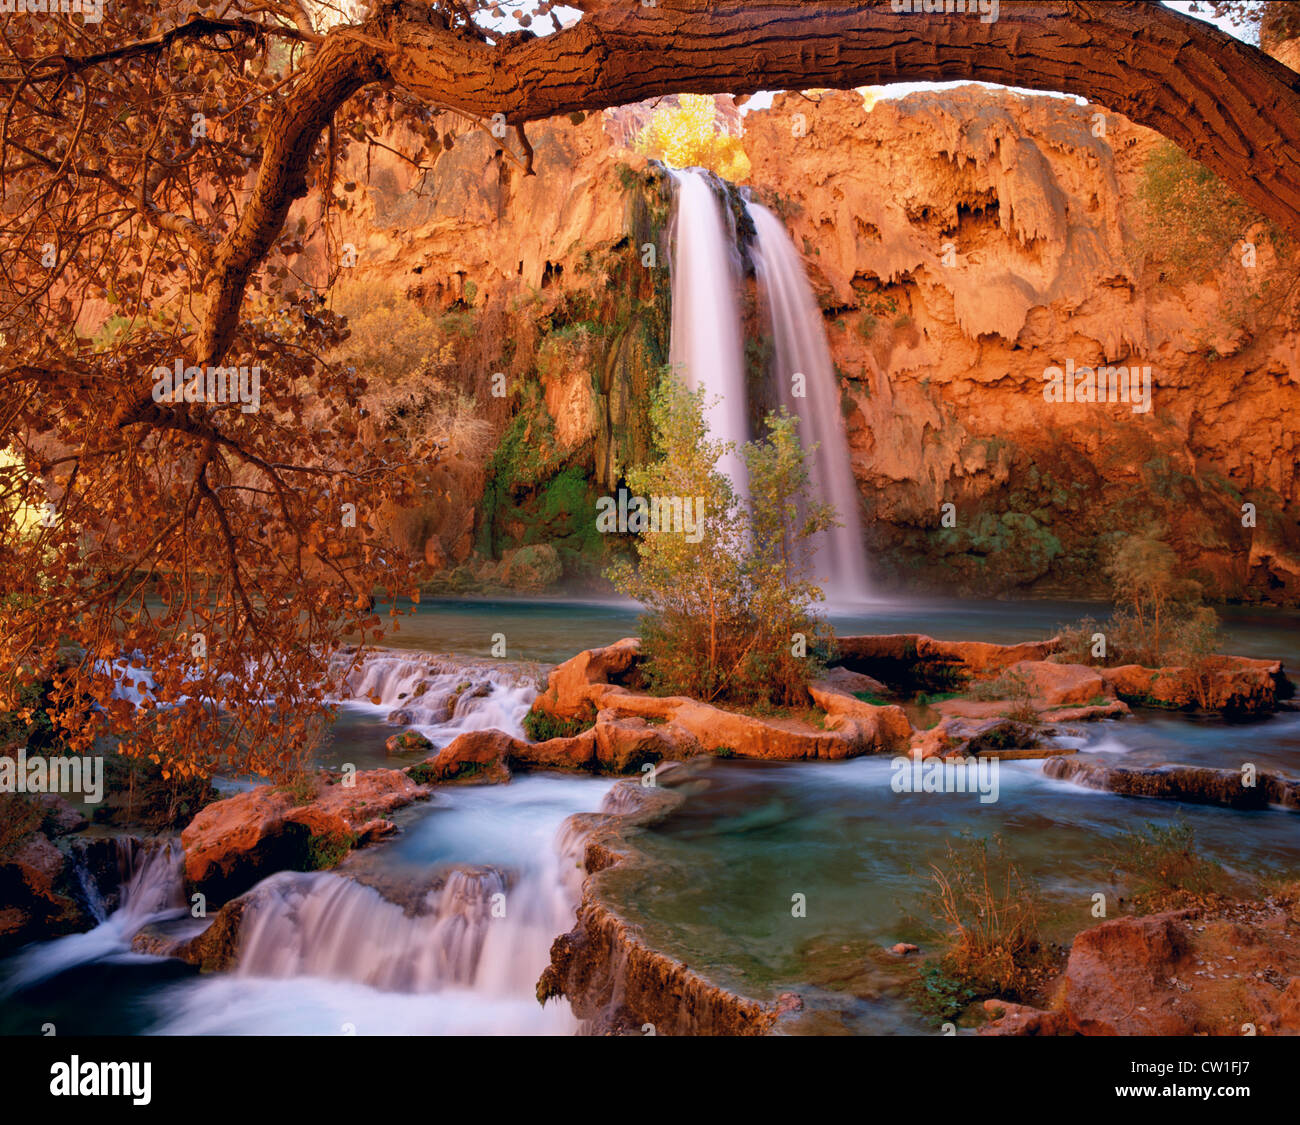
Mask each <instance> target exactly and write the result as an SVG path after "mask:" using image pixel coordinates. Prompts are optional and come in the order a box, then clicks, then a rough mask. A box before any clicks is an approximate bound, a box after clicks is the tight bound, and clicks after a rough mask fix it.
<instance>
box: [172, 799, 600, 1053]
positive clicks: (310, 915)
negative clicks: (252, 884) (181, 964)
mask: <svg viewBox="0 0 1300 1125" xmlns="http://www.w3.org/2000/svg"><path fill="white" fill-rule="evenodd" d="M610 784H611V783H610V782H608V781H599V780H594V779H588V778H551V777H538V776H529V777H523V778H519V779H516V780H515V781H513V782H511V783H510V785H508V786H490V787H481V788H468V789H459V790H456V791H454V792H453V793H449V794H448V795H447V796H446V798H445V807H435V808H434V809H432V810H430V814H429V815H427V816H425V817H423V818H422V819H421V820H419V821H417V822H416V823H414V824H412V825H410V826H408V828H407V830H406V832H405V833H404V834H403V835H402V836H401V837H399V838H398V840H397V841H395V842H394V843H393V844H392V845H390V846H389V848H390V850H389V851H387V852H386V853H385V856H384V860H385V871H387V872H390V873H391V872H401V873H403V875H404V876H409V877H410V878H411V879H413V880H419V879H424V880H425V881H427V882H434V883H437V884H438V885H437V886H435V887H434V888H433V889H431V890H429V891H428V892H427V893H425V894H423V895H422V896H420V901H419V903H418V909H417V910H416V911H415V912H413V913H407V912H405V911H403V909H402V907H401V906H398V905H396V904H395V903H393V902H390V901H388V900H387V899H385V898H384V897H383V896H382V895H381V894H380V893H379V892H378V891H376V890H373V889H372V888H370V887H367V886H365V885H363V884H361V883H359V882H356V881H354V880H352V879H350V878H347V877H345V876H341V875H336V874H328V873H314V874H295V873H289V872H285V873H281V874H278V875H274V876H272V877H271V878H269V879H266V880H264V881H263V882H262V883H260V884H259V885H258V886H257V887H256V888H255V889H254V891H253V892H252V894H253V901H252V902H251V903H250V905H249V906H248V908H247V912H246V913H245V916H244V919H243V923H242V927H241V935H240V954H239V961H238V964H237V965H236V967H235V968H234V970H233V971H232V972H230V973H227V974H220V975H215V976H212V977H206V978H203V979H200V980H198V981H194V982H186V983H185V984H183V985H176V986H173V987H171V988H169V989H167V990H166V991H165V992H164V993H163V995H162V996H160V997H159V998H158V1008H159V1011H160V1019H159V1022H158V1023H157V1024H156V1025H155V1027H154V1028H153V1029H152V1030H153V1031H155V1032H158V1033H162V1034H185V1035H198V1034H253V1033H256V1034H300V1035H313V1034H316V1035H338V1034H352V1033H355V1034H360V1035H364V1034H422V1035H441V1034H458V1035H484V1034H529V1035H541V1034H557V1035H567V1034H572V1033H573V1032H575V1031H576V1030H578V1021H577V1020H576V1019H575V1017H574V1016H573V1014H572V1012H571V1011H570V1009H569V1006H568V1004H567V1003H566V1002H563V1001H553V1002H551V1003H549V1004H547V1005H546V1007H545V1008H543V1007H542V1006H541V1005H539V1004H538V1003H537V999H536V996H535V989H536V986H537V979H538V977H539V976H540V975H541V972H542V970H543V969H544V968H545V967H546V965H547V963H548V961H549V952H550V946H551V942H552V941H553V940H554V939H555V938H556V937H557V936H558V935H560V934H562V933H565V932H567V931H568V930H569V929H571V928H572V926H573V922H574V907H575V906H576V905H577V895H578V890H579V883H580V875H581V872H580V871H579V869H578V867H577V854H576V849H577V847H578V841H576V840H575V839H574V838H573V836H572V833H571V832H567V831H563V830H562V825H563V824H564V822H565V821H566V820H567V819H568V817H569V816H570V815H572V813H574V812H578V811H582V810H587V809H595V808H597V807H599V805H600V800H601V796H602V795H603V793H604V792H605V791H606V790H607V789H608V788H609V786H610ZM467 856H473V857H474V861H475V862H474V865H473V866H469V865H468V863H467V862H466V861H465V859H464V857H467ZM485 865H486V866H485ZM497 896H504V897H497ZM502 915H503V916H502Z"/></svg>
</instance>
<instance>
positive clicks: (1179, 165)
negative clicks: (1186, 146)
mask: <svg viewBox="0 0 1300 1125" xmlns="http://www.w3.org/2000/svg"><path fill="white" fill-rule="evenodd" d="M1141 197H1142V213H1143V218H1142V222H1143V229H1142V243H1143V248H1144V249H1145V251H1146V253H1147V254H1148V255H1149V256H1150V257H1153V258H1156V259H1157V260H1160V261H1163V262H1167V263H1168V264H1169V265H1170V266H1172V267H1173V269H1174V271H1175V272H1176V274H1177V275H1178V276H1180V277H1187V278H1195V277H1199V276H1202V275H1203V274H1205V273H1206V272H1208V271H1209V270H1211V269H1213V268H1214V266H1216V265H1217V264H1218V263H1219V262H1220V261H1221V260H1222V258H1223V256H1224V255H1225V254H1226V253H1227V251H1228V250H1229V249H1230V248H1231V246H1232V244H1233V243H1234V242H1235V241H1236V240H1237V239H1238V238H1240V237H1241V234H1242V232H1243V231H1244V230H1245V229H1246V227H1247V226H1249V225H1250V224H1251V223H1253V222H1257V221H1259V219H1260V216H1259V214H1258V212H1256V211H1255V210H1254V209H1253V208H1251V207H1250V206H1249V205H1248V204H1246V203H1245V202H1244V201H1243V200H1242V199H1241V197H1240V196H1238V195H1237V194H1236V193H1235V192H1234V191H1232V190H1231V189H1229V188H1228V187H1227V186H1226V185H1225V184H1224V183H1223V181H1221V180H1220V179H1219V178H1218V177H1217V176H1216V175H1215V174H1214V173H1213V172H1211V171H1210V170H1209V169H1208V168H1206V167H1205V166H1204V165H1203V164H1200V163H1199V162H1197V161H1196V160H1193V159H1192V158H1191V157H1190V156H1188V155H1187V154H1186V153H1184V152H1183V150H1182V149H1180V148H1179V147H1178V146H1177V145H1175V144H1173V143H1172V142H1170V141H1162V142H1161V143H1160V144H1159V145H1158V146H1157V147H1156V148H1155V149H1154V150H1153V151H1152V153H1151V155H1150V156H1149V157H1148V158H1147V161H1146V164H1145V165H1144V167H1143V170H1142V186H1141ZM1170 231H1177V232H1178V236H1177V237H1176V238H1171V237H1170Z"/></svg>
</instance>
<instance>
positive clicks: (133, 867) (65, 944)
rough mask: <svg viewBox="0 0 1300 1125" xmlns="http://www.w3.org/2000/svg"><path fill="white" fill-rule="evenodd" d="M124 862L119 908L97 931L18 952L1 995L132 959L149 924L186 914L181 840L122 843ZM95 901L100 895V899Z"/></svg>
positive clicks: (0, 990)
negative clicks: (136, 940)
mask: <svg viewBox="0 0 1300 1125" xmlns="http://www.w3.org/2000/svg"><path fill="white" fill-rule="evenodd" d="M119 847H120V848H122V849H124V854H123V855H122V863H123V866H124V868H125V869H126V871H127V872H128V873H129V874H128V876H127V881H126V883H125V885H124V886H123V888H122V893H121V901H120V904H119V906H118V908H117V909H116V910H115V911H113V913H112V914H109V915H108V917H107V918H103V919H102V920H101V921H100V924H99V925H98V926H96V927H95V928H94V929H93V930H87V931H86V932H85V933H81V934H69V935H68V936H67V937H61V938H55V939H54V940H53V941H47V942H41V943H39V944H37V945H33V946H31V947H30V948H29V949H26V950H24V951H23V952H22V953H20V954H19V955H18V956H17V957H16V958H14V961H13V962H12V964H11V965H10V966H8V972H7V973H6V975H5V979H4V981H3V985H0V994H4V993H9V992H13V991H16V990H18V989H22V988H30V987H31V986H32V985H34V984H38V983H39V982H41V981H43V980H46V979H48V978H49V977H52V976H55V975H57V974H59V973H62V972H66V971H67V970H68V969H70V968H73V967H74V966H76V965H84V964H87V963H88V962H91V961H98V960H102V959H104V958H113V957H119V958H120V957H130V956H132V954H131V952H130V948H131V939H132V938H133V937H134V936H135V935H136V933H138V932H139V931H140V930H141V929H143V928H144V927H145V926H147V925H149V924H150V923H151V922H158V921H163V920H168V919H174V918H177V917H180V916H183V915H184V914H185V913H186V910H185V897H184V889H183V885H182V882H181V863H182V861H183V858H184V855H183V852H182V851H181V846H180V842H179V841H177V840H167V841H164V842H162V843H159V844H154V845H150V846H146V847H137V846H136V845H135V843H134V842H133V841H123V842H121V844H120V845H119ZM96 897H97V896H96Z"/></svg>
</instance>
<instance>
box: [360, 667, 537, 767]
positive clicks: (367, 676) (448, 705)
mask: <svg viewBox="0 0 1300 1125" xmlns="http://www.w3.org/2000/svg"><path fill="white" fill-rule="evenodd" d="M342 686H343V692H342V697H341V702H343V703H344V704H346V705H347V706H350V707H353V708H356V709H358V710H362V711H369V712H370V713H372V714H374V715H375V716H376V717H378V718H386V717H387V716H389V715H390V714H392V713H394V712H397V711H402V712H406V716H405V719H406V721H405V722H403V723H402V724H401V725H403V726H412V727H414V728H415V729H416V730H418V731H419V732H420V733H421V734H423V735H425V736H426V737H427V738H428V739H429V740H430V741H431V742H433V743H434V744H435V745H437V746H445V745H447V744H448V743H449V742H451V741H452V740H453V739H454V738H456V737H457V735H461V734H464V733H465V732H466V731H471V730H488V729H496V730H502V731H505V732H506V733H507V734H510V735H514V736H515V737H516V738H522V737H523V734H524V729H523V723H524V716H525V715H527V714H528V709H529V707H531V706H532V703H533V699H534V698H535V697H536V695H537V686H536V684H535V683H533V682H531V681H529V680H528V679H527V678H526V677H522V676H521V675H520V674H518V673H515V672H512V671H508V670H505V669H502V670H500V671H498V670H495V669H491V668H483V667H479V666H475V665H465V666H459V665H456V664H451V663H448V662H445V661H441V660H439V659H437V658H431V657H421V656H419V655H410V656H407V655H397V654H389V653H377V654H374V655H371V656H370V657H368V658H367V659H366V660H365V661H364V662H363V663H362V664H360V665H359V666H358V667H356V668H355V669H353V670H352V671H351V673H349V674H348V675H347V676H346V677H345V679H344V681H343V685H342Z"/></svg>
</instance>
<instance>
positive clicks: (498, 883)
mask: <svg viewBox="0 0 1300 1125" xmlns="http://www.w3.org/2000/svg"><path fill="white" fill-rule="evenodd" d="M420 906H421V909H420V912H419V913H417V914H416V915H414V916H411V915H409V914H407V913H406V912H405V911H404V910H403V909H402V907H400V906H398V905H396V904H394V903H391V902H389V901H387V900H386V899H385V898H383V896H381V895H380V894H379V892H377V891H375V890H373V889H372V888H370V887H367V886H364V885H363V884H361V883H358V882H355V881H353V880H352V879H349V878H345V877H343V876H339V875H331V874H310V875H301V874H294V873H291V872H285V873H282V874H279V875H275V876H272V877H271V878H270V879H267V880H265V881H264V882H263V883H261V884H260V885H259V886H258V888H257V890H256V892H255V894H254V897H253V900H252V901H251V902H250V903H249V905H248V906H247V907H246V908H245V914H244V918H243V922H242V926H241V933H240V955H239V962H238V965H237V966H236V969H235V971H236V972H237V973H239V974H241V975H243V976H253V977H275V978H285V977H298V976H308V977H323V978H325V979H331V980H350V981H355V982H357V983H360V984H365V985H368V986H369V987H371V988H375V989H379V990H381V991H385V992H407V993H410V992H437V991H439V990H441V989H443V988H450V987H461V988H473V989H476V990H480V991H483V992H487V993H492V994H495V995H503V996H505V995H511V994H518V993H521V992H522V993H524V994H525V995H526V994H527V993H528V991H529V990H530V989H531V988H532V987H533V986H534V985H535V984H536V980H537V975H538V973H540V971H541V968H542V966H541V965H540V964H537V961H538V960H539V957H538V953H539V950H540V952H543V953H544V952H545V950H546V947H547V944H548V942H549V940H550V938H552V937H554V935H555V934H556V933H557V932H559V930H561V929H563V926H564V911H565V908H566V906H567V907H568V909H569V910H571V909H572V907H571V905H569V903H568V900H567V896H564V895H557V894H552V893H549V892H548V888H547V887H546V886H545V884H544V883H543V881H542V880H541V879H538V878H526V879H523V880H522V881H521V882H520V883H519V884H518V885H517V886H515V887H513V888H510V887H508V885H507V877H506V875H505V874H503V873H502V872H501V871H498V870H496V869H494V868H490V867H488V868H469V869H464V868H458V869H456V870H453V871H452V872H450V873H449V874H448V875H447V877H446V881H445V882H444V883H443V884H442V886H440V887H437V888H435V889H434V890H431V891H429V893H428V895H427V896H426V897H425V898H424V900H423V902H422V903H421V904H420ZM501 915H504V916H501ZM539 930H540V931H542V933H541V934H540V935H539V934H538V931H539ZM539 936H540V941H539V940H538V937H539Z"/></svg>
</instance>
